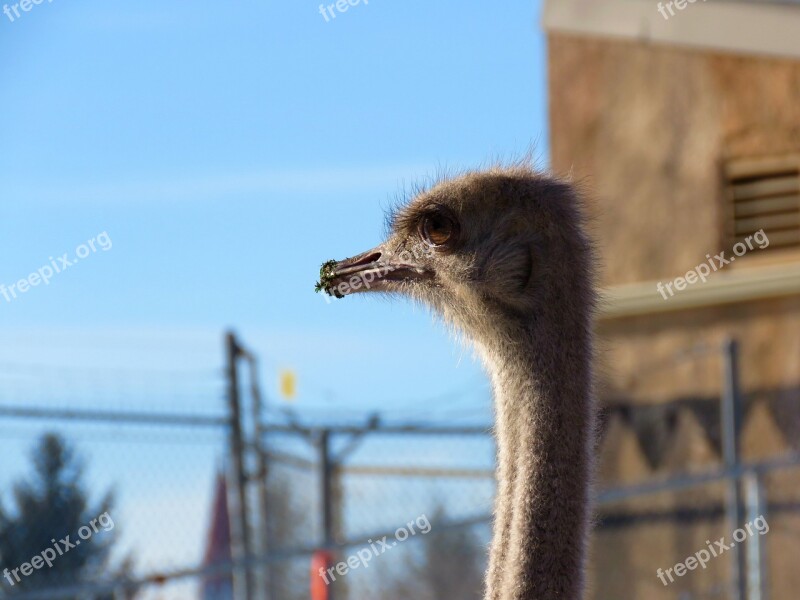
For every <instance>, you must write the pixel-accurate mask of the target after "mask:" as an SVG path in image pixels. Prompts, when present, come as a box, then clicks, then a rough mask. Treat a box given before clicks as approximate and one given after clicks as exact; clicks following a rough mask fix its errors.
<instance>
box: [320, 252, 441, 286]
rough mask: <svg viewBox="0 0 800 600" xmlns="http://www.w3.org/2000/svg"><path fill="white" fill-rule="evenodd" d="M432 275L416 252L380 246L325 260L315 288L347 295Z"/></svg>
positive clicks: (427, 277) (422, 278) (428, 277)
mask: <svg viewBox="0 0 800 600" xmlns="http://www.w3.org/2000/svg"><path fill="white" fill-rule="evenodd" d="M431 277H432V273H431V272H430V271H429V270H427V269H425V268H424V267H423V266H422V265H420V264H419V263H418V261H417V260H416V257H415V256H414V254H413V253H411V252H409V251H408V250H406V251H403V252H400V253H396V252H391V251H389V250H388V249H387V248H386V246H385V245H380V246H378V247H376V248H373V249H372V250H368V251H367V252H364V253H363V254H359V255H358V256H354V257H352V258H347V259H345V260H342V261H335V260H330V261H328V262H326V263H324V264H323V265H322V267H321V268H320V270H319V282H318V283H317V285H316V288H315V290H316V291H317V292H320V291H324V292H325V293H326V294H328V295H329V296H336V297H337V298H344V297H345V296H348V295H350V294H355V293H357V292H369V291H373V292H380V291H388V290H390V289H391V288H392V284H396V283H399V282H409V281H419V280H424V279H430V278H431Z"/></svg>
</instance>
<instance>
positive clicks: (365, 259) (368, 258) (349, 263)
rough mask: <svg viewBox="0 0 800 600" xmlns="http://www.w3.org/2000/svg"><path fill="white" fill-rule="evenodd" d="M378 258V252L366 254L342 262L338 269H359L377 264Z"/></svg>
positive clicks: (379, 256)
mask: <svg viewBox="0 0 800 600" xmlns="http://www.w3.org/2000/svg"><path fill="white" fill-rule="evenodd" d="M380 258H381V253H380V252H367V253H364V254H362V255H360V256H354V257H353V258H348V259H347V260H345V261H342V262H341V264H340V267H348V268H349V267H360V266H362V265H368V264H370V263H374V262H378V261H379V260H380Z"/></svg>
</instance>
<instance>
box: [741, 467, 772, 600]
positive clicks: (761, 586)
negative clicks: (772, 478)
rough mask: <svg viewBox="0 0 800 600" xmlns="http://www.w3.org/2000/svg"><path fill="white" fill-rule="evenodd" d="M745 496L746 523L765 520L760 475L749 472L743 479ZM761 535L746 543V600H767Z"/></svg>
mask: <svg viewBox="0 0 800 600" xmlns="http://www.w3.org/2000/svg"><path fill="white" fill-rule="evenodd" d="M744 486H745V490H746V495H747V521H748V523H752V522H754V521H755V520H756V519H757V518H759V517H762V518H763V519H765V520H766V515H765V514H764V513H765V512H766V511H767V506H766V503H765V502H764V486H763V483H762V481H761V474H760V473H759V472H758V471H750V472H749V473H748V474H747V475H746V476H745V478H744ZM761 537H762V534H761V532H760V531H759V532H758V534H757V535H756V534H753V535H751V536H750V539H749V540H748V542H747V600H767V586H766V584H767V577H766V567H767V564H766V560H765V557H764V541H763V540H762V539H761Z"/></svg>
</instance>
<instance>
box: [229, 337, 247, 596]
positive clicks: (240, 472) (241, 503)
mask: <svg viewBox="0 0 800 600" xmlns="http://www.w3.org/2000/svg"><path fill="white" fill-rule="evenodd" d="M225 351H226V352H225V354H226V358H227V378H228V409H229V411H230V435H229V438H230V472H231V477H230V482H231V483H232V484H233V485H232V488H233V490H232V492H233V494H232V496H233V498H232V499H233V501H234V502H233V503H232V505H231V507H230V508H231V512H230V520H231V538H232V539H231V546H232V555H233V556H232V558H233V560H234V561H242V560H246V559H247V558H249V557H250V556H251V555H252V547H251V545H250V527H249V523H248V510H247V475H246V474H245V461H244V451H245V445H244V435H243V432H242V410H241V401H240V398H239V375H238V369H237V364H236V363H237V360H238V358H239V355H240V348H239V344H238V343H237V342H236V337H235V336H234V334H233V333H231V332H228V333H227V334H226V335H225ZM233 589H234V598H236V600H252V597H251V593H252V591H253V581H252V569H251V567H250V566H249V565H248V566H245V567H244V568H243V569H242V570H235V571H234V572H233Z"/></svg>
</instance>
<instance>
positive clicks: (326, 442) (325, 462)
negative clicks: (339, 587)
mask: <svg viewBox="0 0 800 600" xmlns="http://www.w3.org/2000/svg"><path fill="white" fill-rule="evenodd" d="M317 445H318V451H319V459H318V460H319V484H320V490H319V491H320V497H319V499H320V511H321V517H322V519H321V523H322V547H323V548H324V549H325V550H332V549H333V546H334V544H335V543H336V541H335V536H334V526H335V525H334V522H333V503H334V498H333V494H334V490H333V468H334V467H333V462H332V461H331V431H330V429H321V430H320V431H319V437H318V438H317ZM334 592H335V586H334V584H333V582H331V584H329V586H328V600H334V598H335V593H334Z"/></svg>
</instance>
